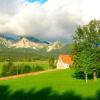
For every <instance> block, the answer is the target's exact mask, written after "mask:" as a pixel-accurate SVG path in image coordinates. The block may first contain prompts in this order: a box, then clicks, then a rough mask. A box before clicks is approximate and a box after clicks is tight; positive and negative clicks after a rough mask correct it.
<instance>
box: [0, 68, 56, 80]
mask: <svg viewBox="0 0 100 100" xmlns="http://www.w3.org/2000/svg"><path fill="white" fill-rule="evenodd" d="M56 70H57V69H52V70H45V71H39V72H31V73H25V74H20V75H14V76H8V77H1V78H0V80H11V79H16V78H20V77H25V76H31V75H38V74H42V73H46V72H51V71H56Z"/></svg>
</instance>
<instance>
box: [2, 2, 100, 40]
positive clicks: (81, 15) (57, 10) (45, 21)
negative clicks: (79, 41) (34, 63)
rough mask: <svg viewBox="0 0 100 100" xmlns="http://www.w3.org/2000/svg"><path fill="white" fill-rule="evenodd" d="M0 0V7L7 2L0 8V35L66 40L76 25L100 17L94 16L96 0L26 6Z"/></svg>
mask: <svg viewBox="0 0 100 100" xmlns="http://www.w3.org/2000/svg"><path fill="white" fill-rule="evenodd" d="M2 1H3V0H0V6H1V5H2V4H3V5H6V4H7V3H8V5H9V6H2V7H1V9H3V10H2V11H1V10H0V11H1V12H0V32H9V33H15V34H20V35H33V36H37V37H40V38H44V39H51V40H54V39H62V40H63V39H66V40H67V39H68V38H70V37H71V36H72V34H73V33H74V31H75V29H76V27H77V25H78V24H82V23H83V22H87V21H89V20H90V19H91V18H94V17H96V18H100V16H98V15H99V14H98V13H97V9H98V8H99V5H97V4H98V3H99V0H95V1H94V0H74V1H73V0H62V1H61V0H48V2H46V3H44V4H39V3H37V2H36V3H26V2H23V1H24V0H11V1H13V2H12V3H11V1H9V0H4V1H5V3H4V2H2ZM6 1H7V2H6ZM8 1H9V2H8ZM92 1H93V2H92ZM91 2H92V4H91ZM89 3H90V4H89ZM93 4H94V5H95V7H94V9H92V6H93ZM99 4H100V3H99ZM88 6H89V7H88ZM3 11H4V12H3Z"/></svg>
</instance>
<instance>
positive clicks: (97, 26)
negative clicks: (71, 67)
mask: <svg viewBox="0 0 100 100" xmlns="http://www.w3.org/2000/svg"><path fill="white" fill-rule="evenodd" d="M73 39H74V48H73V54H74V64H75V65H76V66H77V67H78V69H79V70H80V69H81V70H82V71H84V74H85V80H86V82H87V74H88V73H89V72H91V71H93V78H94V79H95V80H96V77H97V76H96V71H97V69H98V67H100V63H99V62H98V61H99V60H100V58H99V57H100V56H99V54H100V48H99V49H98V46H97V45H96V44H97V43H100V21H96V20H92V21H90V23H89V24H88V25H83V26H79V27H78V28H77V30H76V34H75V35H74V38H73Z"/></svg>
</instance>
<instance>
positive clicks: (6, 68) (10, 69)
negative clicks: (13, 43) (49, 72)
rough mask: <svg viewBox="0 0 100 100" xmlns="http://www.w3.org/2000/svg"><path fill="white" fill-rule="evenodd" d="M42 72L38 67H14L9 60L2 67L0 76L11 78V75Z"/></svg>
mask: <svg viewBox="0 0 100 100" xmlns="http://www.w3.org/2000/svg"><path fill="white" fill-rule="evenodd" d="M42 70H44V69H43V68H42V67H41V66H40V65H37V64H35V65H32V66H31V65H27V64H18V65H14V64H13V63H12V62H11V60H10V61H9V62H6V63H5V64H4V65H3V69H2V72H1V76H11V75H19V74H24V73H29V72H37V71H42Z"/></svg>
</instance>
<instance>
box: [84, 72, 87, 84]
mask: <svg viewBox="0 0 100 100" xmlns="http://www.w3.org/2000/svg"><path fill="white" fill-rule="evenodd" d="M84 74H85V82H86V83H87V81H88V75H87V73H86V72H85V73H84Z"/></svg>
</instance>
